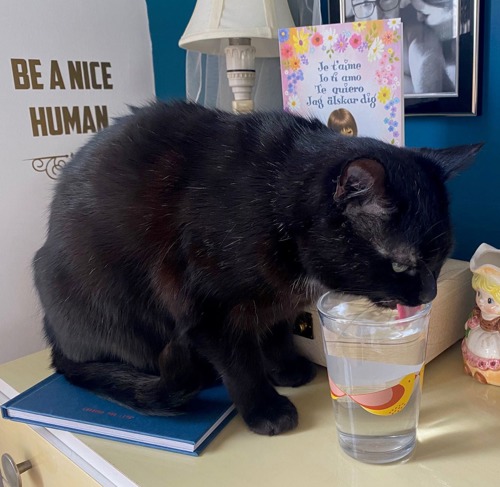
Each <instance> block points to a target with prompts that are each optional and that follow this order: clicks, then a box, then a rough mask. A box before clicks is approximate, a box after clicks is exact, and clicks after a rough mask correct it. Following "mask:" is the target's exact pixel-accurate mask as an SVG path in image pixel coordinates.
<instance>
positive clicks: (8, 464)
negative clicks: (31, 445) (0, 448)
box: [2, 453, 32, 487]
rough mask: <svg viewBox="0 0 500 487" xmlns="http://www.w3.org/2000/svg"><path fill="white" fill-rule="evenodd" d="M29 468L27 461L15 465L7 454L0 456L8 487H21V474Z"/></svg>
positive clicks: (29, 463) (29, 464)
mask: <svg viewBox="0 0 500 487" xmlns="http://www.w3.org/2000/svg"><path fill="white" fill-rule="evenodd" d="M31 467H32V465H31V462H30V461H29V460H26V461H24V462H21V463H16V462H15V461H14V459H13V458H12V457H11V456H10V455H9V454H8V453H4V454H3V455H2V469H3V472H4V475H5V480H6V481H7V484H8V486H9V487H21V486H22V485H23V481H22V479H21V474H22V473H24V472H26V470H29V469H30V468H31Z"/></svg>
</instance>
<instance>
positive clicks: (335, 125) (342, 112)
mask: <svg viewBox="0 0 500 487" xmlns="http://www.w3.org/2000/svg"><path fill="white" fill-rule="evenodd" d="M327 125H328V127H330V128H331V129H332V130H335V132H339V133H342V129H349V128H350V129H351V130H352V135H358V126H357V125H356V120H354V117H353V115H352V113H351V112H350V111H349V110H347V109H345V108H338V109H337V110H333V112H332V113H330V116H329V117H328V122H327Z"/></svg>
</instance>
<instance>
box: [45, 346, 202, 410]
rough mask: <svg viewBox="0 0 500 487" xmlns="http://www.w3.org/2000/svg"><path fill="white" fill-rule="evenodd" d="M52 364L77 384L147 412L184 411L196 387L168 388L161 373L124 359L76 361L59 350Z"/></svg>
mask: <svg viewBox="0 0 500 487" xmlns="http://www.w3.org/2000/svg"><path fill="white" fill-rule="evenodd" d="M52 366H53V367H54V368H55V369H56V370H57V372H59V373H61V374H64V376H65V377H66V379H68V381H69V382H71V383H72V384H75V385H77V386H80V387H84V388H86V389H90V390H91V391H93V392H95V393H96V394H99V395H101V396H104V397H106V398H108V399H111V400H113V401H116V402H119V403H121V404H123V405H125V406H127V407H130V408H132V409H135V410H136V411H139V412H141V413H144V414H154V415H160V416H173V415H176V414H179V413H181V412H182V406H184V405H185V404H186V403H187V402H188V401H189V399H191V397H192V396H193V395H194V394H196V393H197V392H198V389H196V390H189V391H186V390H177V391H168V390H166V388H165V387H164V386H163V385H162V382H161V377H160V376H159V375H152V374H147V373H144V372H141V371H139V370H137V369H136V368H134V367H133V366H131V365H129V364H125V363H121V362H74V361H73V360H71V359H69V358H67V357H66V356H64V355H63V354H62V353H60V352H59V351H57V350H56V349H53V350H52Z"/></svg>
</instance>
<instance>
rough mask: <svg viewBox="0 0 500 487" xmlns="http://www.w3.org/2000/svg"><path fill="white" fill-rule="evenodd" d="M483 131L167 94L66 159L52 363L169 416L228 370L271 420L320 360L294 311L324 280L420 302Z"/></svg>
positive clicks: (55, 205) (248, 416)
mask: <svg viewBox="0 0 500 487" xmlns="http://www.w3.org/2000/svg"><path fill="white" fill-rule="evenodd" d="M479 147H480V146H479V145H472V146H465V147H458V148H454V149H445V150H439V151H436V150H428V149H424V150H414V149H402V148H396V147H393V146H390V145H386V144H384V143H382V142H379V141H376V140H372V139H369V138H356V137H345V136H341V135H338V134H335V133H334V132H333V131H331V130H330V129H328V128H327V127H326V126H324V125H323V124H322V123H320V122H319V121H317V120H306V119H303V118H298V117H295V116H292V115H290V114H287V113H255V114H249V115H238V116H237V115H232V114H228V113H223V112H219V111H215V110H209V109H206V108H203V107H200V106H198V105H195V104H189V103H181V102H176V103H172V104H164V103H159V102H158V103H154V104H152V105H150V106H147V107H144V108H141V109H138V110H136V111H135V113H134V114H133V115H130V116H127V117H124V118H122V119H120V120H118V121H117V122H116V123H115V124H114V125H112V126H111V127H109V128H107V129H105V130H104V131H102V132H100V133H99V134H97V135H96V136H95V137H94V138H93V139H92V140H91V141H90V142H89V143H88V144H87V145H86V146H84V147H83V148H82V149H81V150H80V151H79V152H78V153H77V154H76V155H75V156H74V158H73V160H72V161H71V162H70V163H69V164H68V165H67V166H66V167H65V168H64V170H63V172H62V174H61V177H60V180H59V182H58V185H57V188H56V192H55V196H54V199H53V202H52V207H51V215H50V222H49V228H48V236H47V241H46V243H45V245H44V246H43V247H42V248H41V249H40V250H39V251H38V253H37V254H36V257H35V260H34V272H35V281H36V287H37V289H38V292H39V295H40V298H41V302H42V305H43V310H44V313H45V319H44V325H45V333H46V336H47V338H48V341H49V342H50V345H51V346H52V360H53V366H54V367H55V368H56V369H57V370H58V371H59V372H61V373H63V374H65V376H66V377H67V378H68V379H69V380H70V381H71V382H73V383H75V384H77V385H80V386H83V387H87V388H89V389H92V390H94V391H96V392H97V393H100V394H104V395H107V396H109V397H111V398H113V399H115V400H117V401H120V402H123V403H125V404H127V405H129V406H131V407H133V408H136V409H138V410H142V411H145V412H150V413H154V414H171V413H173V412H175V411H176V410H178V409H179V408H182V405H183V404H185V403H186V401H188V399H189V398H190V397H191V396H192V395H193V394H195V393H196V392H197V391H198V390H199V389H200V388H201V387H203V386H204V385H206V384H208V383H210V382H211V381H212V380H214V378H216V376H218V375H220V376H222V379H223V380H224V383H225V384H226V386H227V387H228V390H229V393H230V395H231V397H232V399H233V400H234V402H235V404H236V406H237V408H238V410H239V412H240V413H241V414H242V416H243V418H244V420H245V421H246V423H247V424H248V426H249V427H250V428H251V429H252V430H253V431H255V432H257V433H262V434H268V435H273V434H278V433H281V432H283V431H287V430H290V429H292V428H294V427H295V426H296V425H297V421H298V418H297V411H296V409H295V407H294V406H293V404H292V403H291V402H290V401H289V400H288V399H287V398H286V397H284V396H281V395H279V394H278V393H277V392H276V390H275V389H274V387H273V385H272V384H275V385H281V386H299V385H301V384H304V383H306V382H308V381H309V380H311V379H312V377H313V376H314V373H315V367H314V366H313V365H312V364H311V363H310V362H308V361H307V360H306V359H304V358H303V357H301V356H299V355H298V354H297V353H296V351H295V350H294V347H293V342H292V335H291V332H290V327H291V323H292V322H293V321H294V319H295V317H296V315H297V314H298V313H299V312H300V311H301V310H302V308H303V307H304V306H305V305H306V304H308V303H310V302H311V301H312V300H314V299H316V298H317V297H318V296H319V293H320V292H321V290H322V289H326V288H328V289H334V290H338V291H342V292H348V293H353V294H358V295H362V296H367V297H368V298H369V299H371V300H372V301H373V302H374V303H378V304H382V305H386V306H394V305H395V304H396V303H403V304H406V305H410V306H413V305H417V304H419V303H423V302H427V301H430V300H432V299H433V298H434V296H435V294H436V276H437V275H438V273H439V270H440V269H441V266H442V264H443V261H444V259H445V258H446V256H447V255H448V253H449V251H450V248H451V245H452V237H451V233H450V220H449V215H448V197H447V193H446V190H445V186H444V182H445V180H446V179H447V178H448V177H449V176H450V175H452V174H454V173H455V172H456V171H458V170H460V169H461V168H463V167H465V166H467V165H468V164H469V163H471V162H472V159H473V158H474V155H475V154H476V152H477V151H478V150H479Z"/></svg>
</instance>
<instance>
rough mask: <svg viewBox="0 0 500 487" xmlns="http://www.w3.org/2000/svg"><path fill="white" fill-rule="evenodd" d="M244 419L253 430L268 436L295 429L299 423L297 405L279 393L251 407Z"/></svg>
mask: <svg viewBox="0 0 500 487" xmlns="http://www.w3.org/2000/svg"><path fill="white" fill-rule="evenodd" d="M243 419H244V420H245V422H246V423H247V425H248V427H249V428H250V429H251V430H252V431H253V432H255V433H257V434H259V435H268V436H274V435H279V434H280V433H284V432H286V431H290V430H293V429H294V428H296V427H297V425H298V424H299V415H298V413H297V409H296V407H295V406H294V405H293V404H292V402H291V401H290V400H289V399H288V398H286V397H285V396H280V395H278V394H276V396H275V397H274V398H273V400H272V401H271V400H269V401H267V402H266V404H264V405H261V406H259V407H255V408H253V409H251V410H250V411H249V412H247V413H246V414H244V415H243Z"/></svg>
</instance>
